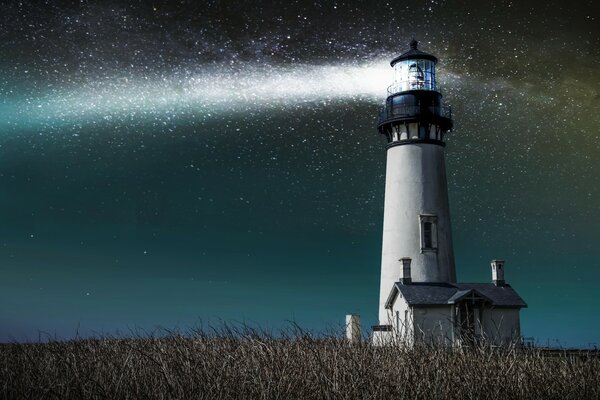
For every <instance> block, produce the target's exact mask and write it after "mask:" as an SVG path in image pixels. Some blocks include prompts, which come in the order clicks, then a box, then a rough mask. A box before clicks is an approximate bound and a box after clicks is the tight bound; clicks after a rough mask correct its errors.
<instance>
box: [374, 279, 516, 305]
mask: <svg viewBox="0 0 600 400" xmlns="http://www.w3.org/2000/svg"><path fill="white" fill-rule="evenodd" d="M398 293H402V297H404V299H405V300H406V302H407V303H408V304H409V305H411V306H436V305H448V304H455V303H458V302H459V301H461V300H463V299H465V298H467V297H469V296H475V297H477V298H479V299H481V300H483V301H486V302H488V303H490V304H491V305H492V306H495V307H513V308H521V307H527V303H525V302H524V301H523V299H522V298H521V296H519V295H518V294H517V292H516V291H515V290H514V289H513V288H512V287H511V286H510V285H508V284H505V285H503V286H496V285H495V284H493V283H447V282H439V283H437V282H414V283H410V284H402V283H400V282H396V283H395V284H394V287H393V288H392V291H391V293H390V295H389V297H388V300H387V302H386V304H385V307H386V308H390V307H391V306H392V304H393V303H394V301H395V300H396V297H397V296H398Z"/></svg>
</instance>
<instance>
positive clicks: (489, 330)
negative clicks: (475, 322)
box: [481, 308, 521, 346]
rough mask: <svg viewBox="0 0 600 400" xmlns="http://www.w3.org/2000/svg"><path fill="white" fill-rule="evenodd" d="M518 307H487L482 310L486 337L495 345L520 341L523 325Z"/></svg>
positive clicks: (482, 328) (482, 323) (482, 325)
mask: <svg viewBox="0 0 600 400" xmlns="http://www.w3.org/2000/svg"><path fill="white" fill-rule="evenodd" d="M519 312H520V310H519V309H518V308H485V309H483V310H482V312H481V330H482V334H483V336H484V339H485V340H487V341H488V342H489V343H491V344H493V345H495V346H506V345H510V344H515V343H520V338H521V325H520V316H519Z"/></svg>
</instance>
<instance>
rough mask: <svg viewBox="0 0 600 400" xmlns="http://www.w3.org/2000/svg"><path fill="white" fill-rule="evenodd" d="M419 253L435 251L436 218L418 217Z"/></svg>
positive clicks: (432, 216) (431, 216)
mask: <svg viewBox="0 0 600 400" xmlns="http://www.w3.org/2000/svg"><path fill="white" fill-rule="evenodd" d="M419 218H420V221H421V252H426V251H437V216H435V215H420V216H419Z"/></svg>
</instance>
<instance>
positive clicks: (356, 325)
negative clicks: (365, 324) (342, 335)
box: [346, 314, 361, 344]
mask: <svg viewBox="0 0 600 400" xmlns="http://www.w3.org/2000/svg"><path fill="white" fill-rule="evenodd" d="M346 339H348V341H349V342H350V343H353V344H357V343H360V340H361V336H360V315H356V314H348V315H346Z"/></svg>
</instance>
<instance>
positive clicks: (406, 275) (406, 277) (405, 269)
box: [399, 257, 412, 285]
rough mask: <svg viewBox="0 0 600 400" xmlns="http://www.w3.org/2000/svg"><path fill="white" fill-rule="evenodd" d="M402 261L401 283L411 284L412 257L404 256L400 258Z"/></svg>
mask: <svg viewBox="0 0 600 400" xmlns="http://www.w3.org/2000/svg"><path fill="white" fill-rule="evenodd" d="M399 261H400V262H401V263H402V277H401V278H400V283H402V284H403V285H410V284H411V283H412V278H411V277H410V263H411V259H410V257H404V258H401V259H400V260H399Z"/></svg>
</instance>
